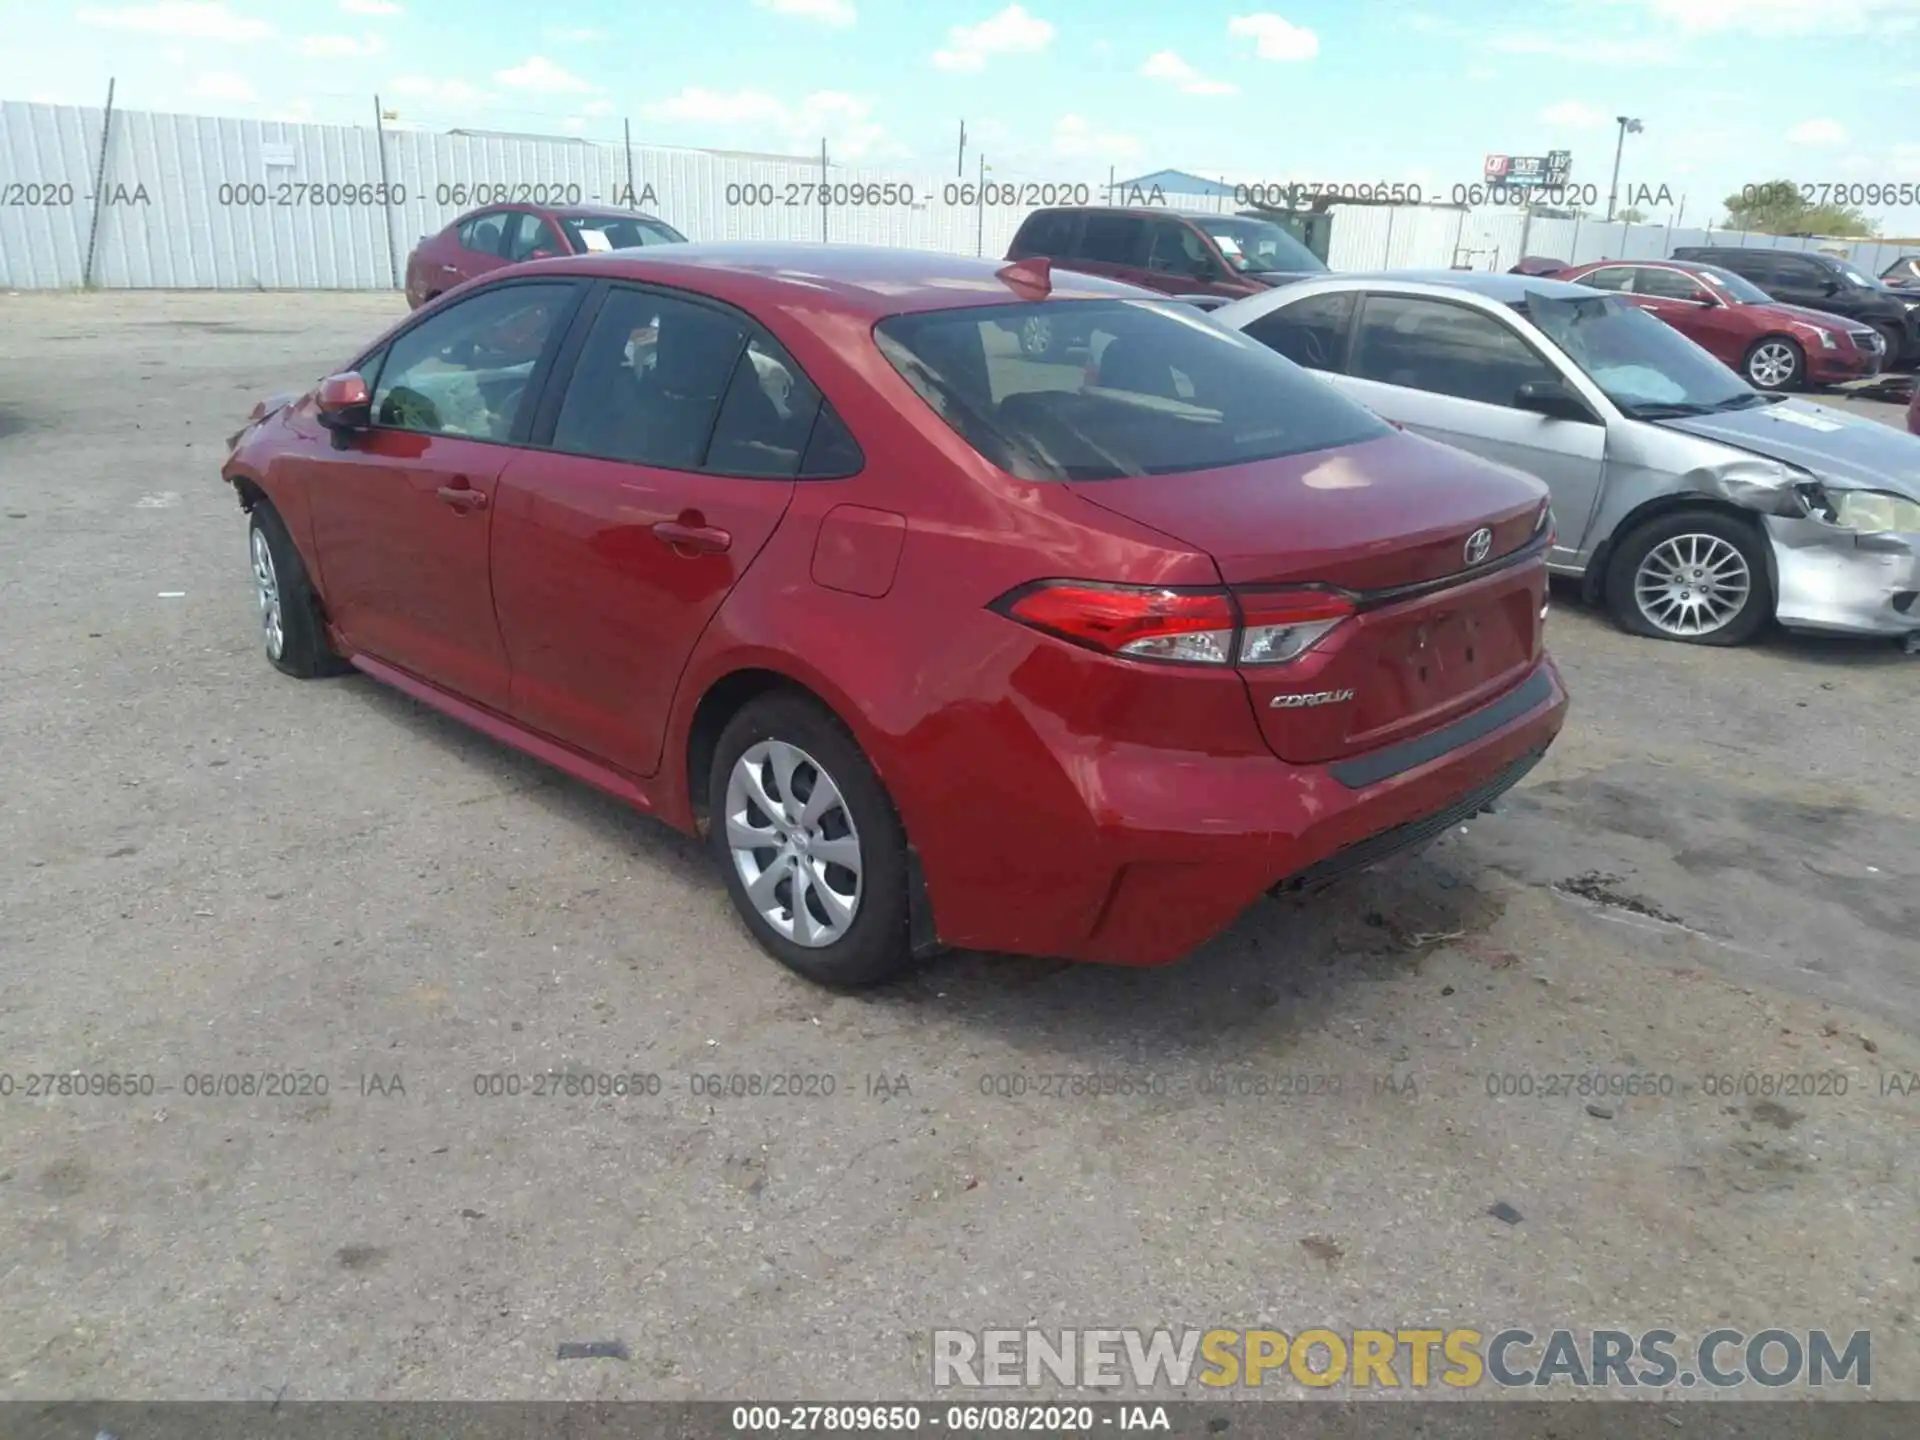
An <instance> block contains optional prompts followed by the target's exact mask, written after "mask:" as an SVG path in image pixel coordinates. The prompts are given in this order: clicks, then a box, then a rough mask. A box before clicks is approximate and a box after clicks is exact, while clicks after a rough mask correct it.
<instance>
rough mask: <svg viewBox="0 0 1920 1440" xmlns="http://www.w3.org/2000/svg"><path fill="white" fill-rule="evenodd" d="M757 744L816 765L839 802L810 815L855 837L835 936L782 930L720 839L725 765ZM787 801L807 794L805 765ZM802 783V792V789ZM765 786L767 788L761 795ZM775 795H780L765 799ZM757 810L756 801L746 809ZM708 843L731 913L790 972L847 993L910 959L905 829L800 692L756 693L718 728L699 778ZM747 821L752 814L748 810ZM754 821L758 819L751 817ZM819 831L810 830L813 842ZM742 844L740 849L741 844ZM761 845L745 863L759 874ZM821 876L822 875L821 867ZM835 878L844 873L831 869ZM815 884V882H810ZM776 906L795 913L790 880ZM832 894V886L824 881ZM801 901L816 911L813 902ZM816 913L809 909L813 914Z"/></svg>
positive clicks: (835, 724)
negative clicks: (807, 938)
mask: <svg viewBox="0 0 1920 1440" xmlns="http://www.w3.org/2000/svg"><path fill="white" fill-rule="evenodd" d="M763 741H775V742H782V743H784V744H786V745H789V746H792V747H794V748H795V749H797V750H800V751H802V752H804V755H805V757H806V759H807V760H809V761H810V762H812V765H813V766H814V767H817V770H816V771H815V773H816V775H817V773H818V772H820V771H824V772H825V774H826V775H827V776H828V777H829V778H830V780H831V782H832V784H833V785H834V787H835V788H836V789H838V790H839V792H840V796H841V801H842V807H836V808H837V810H838V813H839V818H836V811H828V812H826V813H824V814H822V815H821V816H820V824H819V826H818V827H817V828H818V830H819V831H820V832H822V833H823V834H826V835H834V834H835V833H836V832H837V835H838V837H839V838H844V837H845V835H846V833H847V832H846V829H845V828H843V826H842V824H841V823H840V819H847V820H850V821H851V829H852V832H853V833H854V835H855V837H856V839H857V842H858V860H859V862H860V876H859V880H858V889H857V903H856V906H855V908H854V913H853V919H852V921H851V922H850V923H848V924H847V926H846V930H845V933H843V934H842V935H840V937H839V938H838V939H836V940H833V941H832V942H831V943H828V944H823V945H803V944H800V943H798V942H796V941H795V940H794V939H793V938H791V936H789V935H788V934H786V933H783V931H782V929H781V928H779V927H778V926H776V925H775V924H774V923H773V922H772V921H770V920H769V919H768V918H767V917H766V916H763V915H762V914H761V913H760V910H759V908H758V907H757V906H756V905H755V904H754V902H753V900H752V899H751V898H750V897H749V896H748V893H747V882H746V880H745V879H744V878H743V876H742V874H741V868H740V865H739V864H737V863H736V862H735V859H734V854H733V846H732V845H731V844H730V843H729V839H728V820H729V816H728V804H727V791H728V785H729V782H730V781H731V779H732V776H733V772H734V767H735V764H736V763H737V762H738V761H739V760H740V759H741V757H742V756H744V755H746V753H747V752H748V751H749V750H750V749H752V748H753V747H754V746H757V745H759V744H761V743H762V742H763ZM792 778H793V780H794V785H793V789H794V791H795V798H797V799H800V800H804V799H806V798H807V795H810V794H811V793H813V785H815V784H817V783H818V781H817V779H814V780H811V781H809V780H808V779H807V778H806V771H805V769H801V770H796V771H795V772H794V774H793V777H792ZM802 785H806V787H807V788H806V791H805V792H804V793H802ZM773 788H774V787H772V786H770V787H769V791H770V792H771V790H772V789H773ZM773 798H775V799H778V798H781V797H778V796H774V797H773ZM756 808H757V807H756ZM707 817H708V835H707V839H708V843H709V845H710V846H711V847H712V850H713V854H714V859H715V860H716V862H717V863H718V864H719V866H720V872H721V874H722V875H723V876H725V877H726V882H727V894H728V895H729V896H731V897H732V899H733V906H734V909H735V910H737V911H738V912H739V914H740V918H741V920H742V921H743V922H744V923H745V924H746V927H747V930H748V932H749V933H750V934H751V935H752V936H753V938H754V939H755V940H756V941H758V942H759V944H760V947H761V948H762V949H763V950H765V951H766V952H767V953H768V954H769V955H771V956H773V958H774V959H776V960H778V961H779V962H780V963H781V964H782V965H785V966H786V967H787V968H788V969H789V970H792V971H794V972H795V973H796V974H798V975H802V976H805V977H806V978H807V979H808V980H811V981H813V982H814V983H816V984H819V985H825V986H828V987H830V988H833V989H857V988H859V987H862V986H867V985H874V984H878V983H879V982H881V981H883V980H888V979H892V978H893V977H894V976H897V975H899V974H901V973H903V972H904V971H906V970H907V969H909V968H910V967H911V966H912V964H913V956H912V950H911V945H910V940H909V936H908V928H907V927H908V913H909V912H908V890H907V886H908V870H907V839H906V832H905V830H904V829H903V828H902V826H901V824H900V818H899V816H898V815H896V814H895V813H894V808H893V802H892V801H891V800H890V799H889V798H888V797H887V792H886V788H885V787H884V786H883V785H881V783H880V778H879V776H877V775H875V774H874V772H873V767H872V766H871V765H870V764H868V763H867V757H866V756H865V755H863V754H861V753H860V746H859V745H858V743H857V742H856V741H855V740H854V738H853V736H852V735H851V734H849V733H848V731H847V729H846V727H845V726H844V725H842V724H841V723H840V721H839V720H838V719H837V718H836V717H835V716H834V715H833V714H831V713H830V712H829V711H827V710H826V709H824V708H823V707H821V706H820V705H818V704H817V703H815V702H814V701H813V700H811V699H809V698H807V697H806V696H803V695H797V694H794V693H792V692H779V691H776V692H774V693H772V694H767V695H762V696H760V697H759V698H757V699H754V700H751V701H749V702H748V703H747V704H746V705H744V706H743V707H741V709H740V711H739V713H738V714H736V715H735V716H734V717H733V719H732V720H730V721H728V722H727V727H726V729H725V730H723V731H722V732H721V735H720V740H719V743H718V745H717V746H716V747H715V750H714V755H713V766H712V769H711V770H710V771H709V772H708V775H707ZM748 818H749V820H750V821H752V820H753V815H752V814H751V813H750V814H749V816H748ZM759 818H760V819H768V818H769V817H767V816H764V815H762V816H760V817H759ZM819 839H820V836H819V835H816V836H815V843H818V842H819ZM743 848H744V847H743ZM773 853H774V852H773V851H772V850H771V847H768V848H767V849H766V850H765V851H756V852H755V863H757V864H765V868H766V871H767V872H774V871H775V864H774V863H766V862H765V861H763V860H762V859H761V856H762V855H763V854H764V855H767V856H768V857H769V858H770V857H771V856H772V855H773ZM822 873H831V867H828V869H827V870H823V872H822ZM840 873H841V874H842V875H844V874H845V873H846V872H845V871H844V870H842V871H841V872H840ZM816 883H818V882H816ZM778 884H779V886H783V887H784V889H779V888H776V890H775V895H776V896H777V897H778V898H777V899H776V901H775V903H776V905H784V906H785V907H787V910H788V915H789V920H790V922H794V923H797V920H798V917H797V916H795V915H794V913H793V912H792V910H791V905H792V893H793V892H792V881H791V879H786V880H782V881H780V882H778ZM834 888H835V889H836V890H839V889H840V886H839V885H838V884H836V885H835V886H834ZM803 903H805V904H807V905H809V906H810V907H817V906H818V904H819V902H818V900H817V898H816V899H811V900H805V901H803ZM822 913H823V912H822V911H820V910H819V909H817V908H810V911H809V914H810V915H811V916H812V917H814V918H816V919H817V918H818V917H819V916H820V915H821V914H822Z"/></svg>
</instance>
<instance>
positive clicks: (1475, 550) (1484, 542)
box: [1467, 525, 1493, 565]
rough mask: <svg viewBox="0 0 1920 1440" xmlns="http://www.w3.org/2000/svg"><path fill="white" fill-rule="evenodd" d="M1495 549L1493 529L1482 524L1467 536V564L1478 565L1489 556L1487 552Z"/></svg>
mask: <svg viewBox="0 0 1920 1440" xmlns="http://www.w3.org/2000/svg"><path fill="white" fill-rule="evenodd" d="M1491 549H1493V531H1491V530H1489V529H1488V528H1487V527H1486V526H1484V525H1482V526H1481V527H1480V528H1479V529H1478V530H1476V531H1474V532H1473V533H1472V534H1471V535H1469V536H1467V564H1469V565H1478V564H1479V563H1480V562H1481V561H1482V560H1484V559H1486V558H1487V552H1488V551H1489V550H1491Z"/></svg>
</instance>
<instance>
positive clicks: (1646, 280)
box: [1633, 265, 1706, 300]
mask: <svg viewBox="0 0 1920 1440" xmlns="http://www.w3.org/2000/svg"><path fill="white" fill-rule="evenodd" d="M1705 288H1706V287H1705V286H1703V285H1701V283H1700V282H1699V281H1698V280H1696V279H1694V278H1693V277H1692V276H1691V275H1687V274H1684V273H1682V272H1681V271H1679V270H1657V269H1655V268H1654V267H1653V266H1651V265H1647V266H1642V267H1641V268H1640V269H1639V270H1637V271H1635V272H1634V277H1633V293H1634V294H1636V295H1651V296H1653V297H1654V298H1655V299H1656V300H1691V299H1693V296H1694V292H1695V291H1696V290H1702V289H1705Z"/></svg>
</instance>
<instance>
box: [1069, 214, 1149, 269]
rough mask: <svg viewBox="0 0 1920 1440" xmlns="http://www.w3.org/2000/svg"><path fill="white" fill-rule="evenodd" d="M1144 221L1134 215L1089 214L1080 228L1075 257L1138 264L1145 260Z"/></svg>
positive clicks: (1106, 262)
mask: <svg viewBox="0 0 1920 1440" xmlns="http://www.w3.org/2000/svg"><path fill="white" fill-rule="evenodd" d="M1146 251H1147V222H1146V221H1145V220H1142V219H1141V218H1140V217H1139V216H1138V215H1089V216H1087V223H1086V227H1085V228H1084V229H1083V230H1082V231H1081V232H1080V247H1079V249H1078V251H1076V252H1075V258H1077V259H1080V260H1097V261H1099V262H1101V263H1102V264H1106V265H1139V264H1143V263H1144V262H1145V260H1146Z"/></svg>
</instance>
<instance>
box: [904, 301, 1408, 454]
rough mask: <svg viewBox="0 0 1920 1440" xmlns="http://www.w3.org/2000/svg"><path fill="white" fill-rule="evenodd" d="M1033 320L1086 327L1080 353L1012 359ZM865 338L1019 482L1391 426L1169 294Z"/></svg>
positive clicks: (1014, 308)
mask: <svg viewBox="0 0 1920 1440" xmlns="http://www.w3.org/2000/svg"><path fill="white" fill-rule="evenodd" d="M1034 315H1040V316H1044V317H1045V318H1047V319H1049V320H1051V321H1053V323H1054V324H1055V325H1056V327H1065V328H1067V329H1070V330H1072V331H1073V332H1075V333H1076V334H1084V335H1086V336H1087V337H1088V344H1087V353H1086V355H1085V356H1080V355H1078V354H1076V355H1075V357H1074V359H1073V360H1072V361H1070V362H1069V361H1064V360H1063V361H1061V362H1058V363H1049V362H1044V361H1036V360H1033V359H1031V358H1029V357H1027V356H1025V355H1023V354H1022V353H1021V350H1020V345H1019V341H1018V338H1017V337H1018V334H1019V330H1020V327H1021V324H1022V322H1023V321H1024V320H1025V319H1027V318H1029V317H1031V316H1034ZM875 336H876V339H877V340H878V341H879V344H880V349H881V351H882V352H883V353H884V354H885V355H886V357H887V359H888V360H889V361H890V362H892V364H893V366H894V367H895V368H896V369H897V370H899V372H900V373H901V375H902V376H904V377H905V378H906V380H907V382H908V384H910V385H911V386H912V387H913V388H914V389H915V390H916V391H917V392H918V393H919V395H920V397H921V399H923V400H924V401H925V402H926V403H927V404H928V405H929V406H930V407H931V408H932V409H933V410H934V412H935V413H936V414H938V415H939V416H940V418H941V419H942V420H944V421H945V422H946V423H947V424H948V425H949V426H951V427H952V428H953V430H954V431H955V432H956V433H958V434H959V435H960V436H961V438H962V439H964V440H966V442H967V443H968V444H969V445H971V446H972V447H973V448H974V449H975V450H976V451H978V452H979V453H980V454H981V455H982V456H984V457H985V458H986V459H988V460H989V461H991V462H992V463H993V464H995V465H997V466H999V467H1000V468H1001V469H1002V470H1005V471H1007V472H1008V473H1009V474H1011V475H1015V476H1017V477H1019V478H1021V479H1025V480H1040V481H1060V480H1111V479H1115V478H1118V477H1120V476H1124V475H1176V474H1182V473H1186V472H1189V471H1195V470H1211V469H1215V468H1217V467H1220V466H1226V465H1244V464H1248V463H1251V462H1253V461H1257V460H1267V459H1272V458H1275V457H1277V456H1282V455H1297V454H1302V453H1305V452H1307V451H1313V450H1324V449H1329V448H1331V447H1333V446H1337V445H1350V444H1353V443H1355V442H1357V441H1361V440H1370V439H1375V438H1378V437H1380V436H1383V435H1387V434H1390V433H1392V432H1391V431H1390V430H1389V429H1388V428H1387V426H1386V424H1385V422H1383V421H1381V420H1380V419H1379V418H1378V417H1377V416H1375V415H1374V414H1372V412H1370V411H1368V410H1367V409H1365V408H1364V407H1362V406H1360V405H1358V404H1356V403H1354V402H1353V401H1351V400H1349V399H1347V398H1346V397H1345V396H1344V395H1341V394H1340V393H1338V392H1337V391H1335V390H1334V389H1333V388H1332V387H1331V386H1329V385H1327V384H1326V383H1325V382H1323V381H1321V380H1318V379H1316V378H1314V377H1313V376H1311V375H1309V374H1307V373H1306V372H1305V371H1303V370H1301V369H1300V368H1299V367H1297V366H1295V365H1293V364H1291V363H1290V362H1288V361H1286V360H1284V359H1282V358H1281V357H1280V356H1279V355H1277V354H1275V353H1274V352H1273V351H1271V350H1269V349H1267V348H1266V347H1265V346H1264V345H1261V344H1260V343H1259V342H1258V341H1255V340H1252V339H1249V338H1248V337H1247V336H1245V335H1241V334H1238V333H1236V332H1233V331H1229V330H1227V329H1225V328H1224V327H1222V326H1220V325H1217V324H1215V323H1214V322H1213V321H1211V320H1210V319H1208V318H1207V317H1206V316H1205V315H1203V314H1200V313H1198V312H1197V311H1195V310H1193V309H1192V308H1191V307H1189V306H1184V305H1179V304H1174V303H1166V302H1157V301H1133V300H1074V301H1059V300H1056V301H1047V302H1042V303H1040V304H1034V305H1004V306H992V307H987V308H983V309H975V308H967V309H956V310H935V311H928V312H924V313H920V314H914V315H897V316H895V317H893V318H892V319H889V320H884V321H882V322H881V323H880V325H879V327H878V328H877V330H876V332H875Z"/></svg>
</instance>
